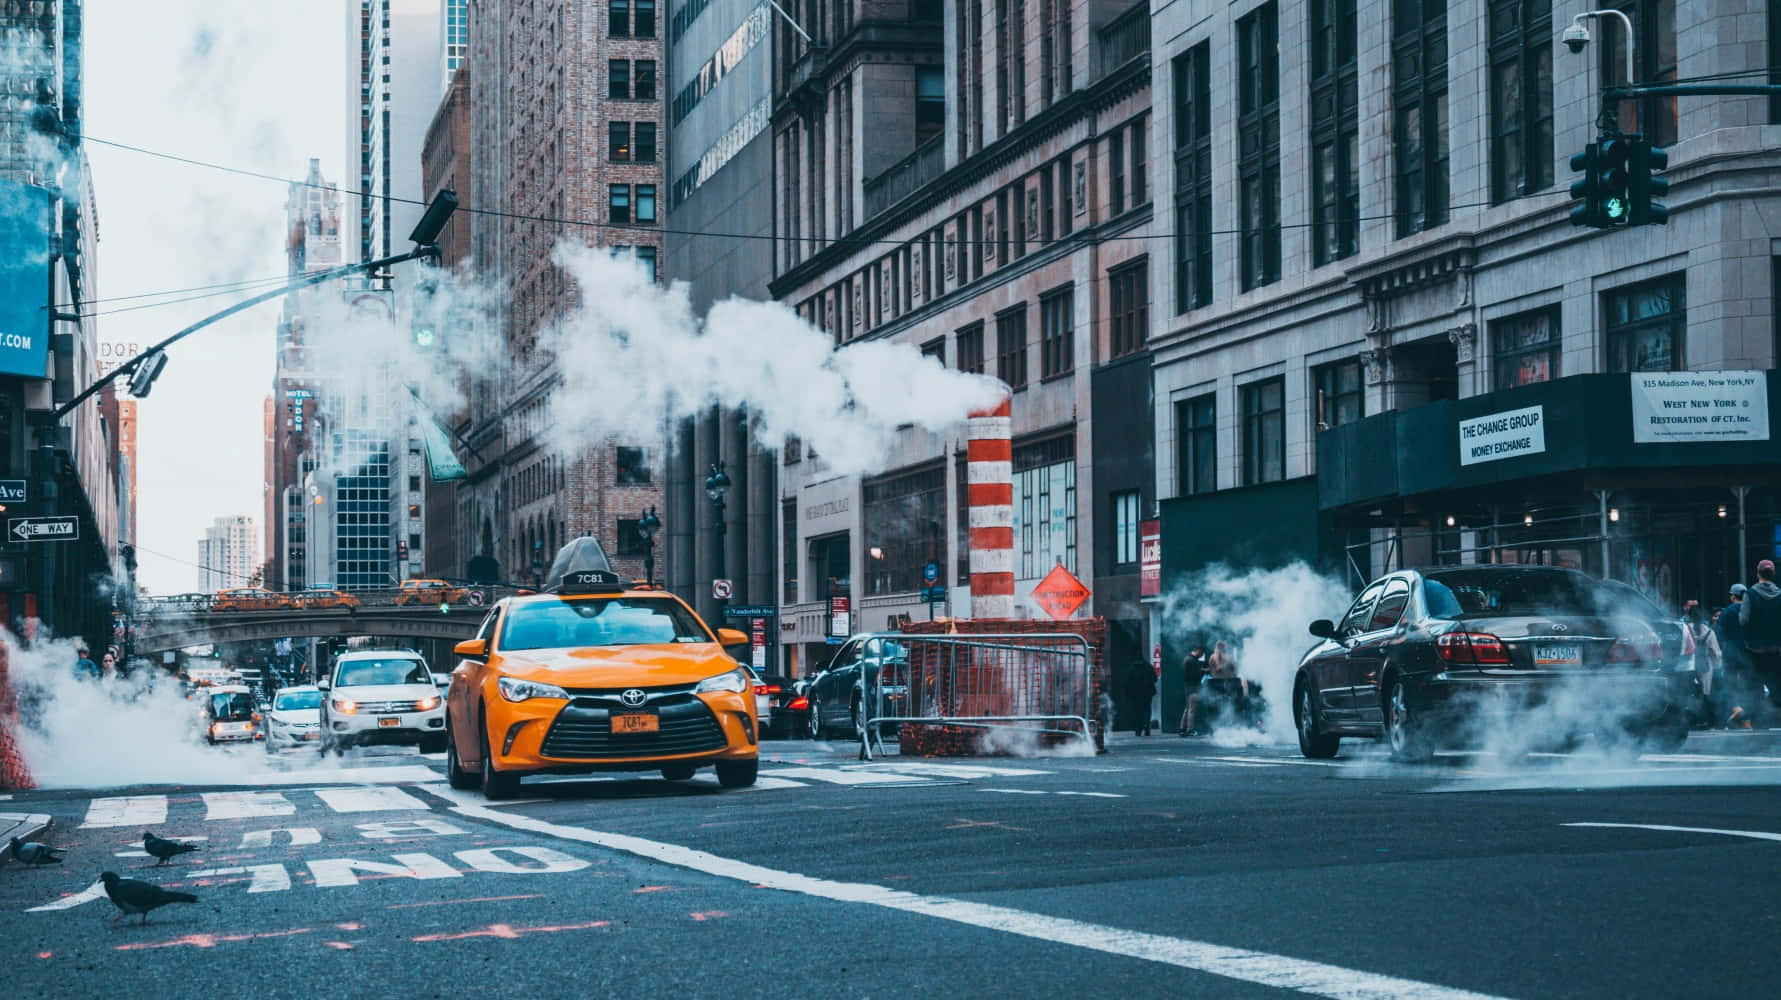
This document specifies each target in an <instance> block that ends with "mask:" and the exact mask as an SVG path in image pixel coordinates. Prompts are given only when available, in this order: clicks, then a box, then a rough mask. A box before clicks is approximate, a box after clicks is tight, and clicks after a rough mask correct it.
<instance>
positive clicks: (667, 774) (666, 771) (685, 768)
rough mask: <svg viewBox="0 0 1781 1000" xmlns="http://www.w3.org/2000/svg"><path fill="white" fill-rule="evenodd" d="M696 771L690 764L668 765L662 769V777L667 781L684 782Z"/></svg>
mask: <svg viewBox="0 0 1781 1000" xmlns="http://www.w3.org/2000/svg"><path fill="white" fill-rule="evenodd" d="M697 770H698V768H696V767H694V766H693V765H691V764H669V765H668V766H667V767H664V768H662V777H664V778H666V779H668V780H669V781H685V780H686V779H688V778H690V777H692V776H693V772H694V771H697Z"/></svg>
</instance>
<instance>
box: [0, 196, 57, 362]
mask: <svg viewBox="0 0 1781 1000" xmlns="http://www.w3.org/2000/svg"><path fill="white" fill-rule="evenodd" d="M49 239H50V195H49V192H48V191H46V190H44V189H43V188H40V187H34V186H32V185H29V184H20V183H17V182H16V181H3V180H0V373H3V374H7V375H24V376H27V377H30V378H43V377H44V371H43V369H44V366H45V365H46V364H47V363H48V361H49V314H48V312H47V311H46V310H47V307H48V305H49Z"/></svg>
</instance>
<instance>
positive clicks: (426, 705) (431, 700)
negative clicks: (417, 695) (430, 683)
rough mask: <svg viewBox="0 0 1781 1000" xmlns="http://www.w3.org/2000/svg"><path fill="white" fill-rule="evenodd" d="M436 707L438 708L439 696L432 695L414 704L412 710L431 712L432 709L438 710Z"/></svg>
mask: <svg viewBox="0 0 1781 1000" xmlns="http://www.w3.org/2000/svg"><path fill="white" fill-rule="evenodd" d="M438 707H439V696H438V695H432V696H431V697H427V698H422V699H421V700H419V701H417V702H415V703H414V710H415V711H416V712H431V711H432V710H433V709H435V708H438Z"/></svg>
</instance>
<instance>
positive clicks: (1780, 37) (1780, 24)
mask: <svg viewBox="0 0 1781 1000" xmlns="http://www.w3.org/2000/svg"><path fill="white" fill-rule="evenodd" d="M1768 8H1769V16H1768V27H1769V80H1768V82H1769V86H1771V87H1773V86H1781V4H1777V3H1770V4H1768ZM1769 124H1770V125H1781V94H1770V95H1769ZM1776 321H1777V322H1781V314H1778V315H1777V316H1776Z"/></svg>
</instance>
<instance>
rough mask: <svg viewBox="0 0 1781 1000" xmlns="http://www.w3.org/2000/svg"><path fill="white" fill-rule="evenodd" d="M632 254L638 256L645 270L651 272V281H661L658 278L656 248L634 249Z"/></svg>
mask: <svg viewBox="0 0 1781 1000" xmlns="http://www.w3.org/2000/svg"><path fill="white" fill-rule="evenodd" d="M631 252H632V253H634V254H636V255H637V259H638V260H639V261H641V262H642V264H643V268H644V270H646V271H648V272H649V280H650V281H657V280H659V279H658V278H657V277H656V248H655V247H632V248H631Z"/></svg>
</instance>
